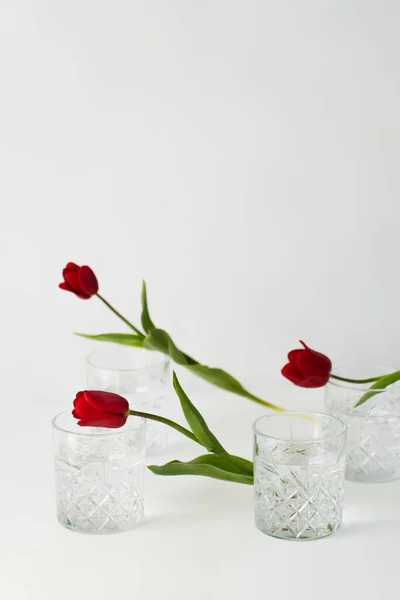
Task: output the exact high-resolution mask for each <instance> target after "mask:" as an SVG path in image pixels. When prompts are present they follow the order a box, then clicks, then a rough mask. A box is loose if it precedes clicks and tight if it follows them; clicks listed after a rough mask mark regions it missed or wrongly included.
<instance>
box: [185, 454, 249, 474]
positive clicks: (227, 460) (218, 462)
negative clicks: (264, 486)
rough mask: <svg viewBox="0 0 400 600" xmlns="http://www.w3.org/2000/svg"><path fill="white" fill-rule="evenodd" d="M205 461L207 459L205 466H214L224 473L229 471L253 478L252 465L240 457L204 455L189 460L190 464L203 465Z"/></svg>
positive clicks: (232, 455)
mask: <svg viewBox="0 0 400 600" xmlns="http://www.w3.org/2000/svg"><path fill="white" fill-rule="evenodd" d="M205 459H207V464H209V465H214V466H215V467H218V468H219V469H224V470H225V471H231V472H232V473H238V474H240V475H243V474H245V475H248V476H250V477H253V472H254V467H253V463H252V462H251V461H250V460H246V459H245V458H242V457H241V456H235V455H234V454H228V453H225V454H218V455H216V454H205V455H204V456H198V457H197V458H195V459H193V460H191V461H190V462H191V463H192V464H197V463H200V464H204V462H205Z"/></svg>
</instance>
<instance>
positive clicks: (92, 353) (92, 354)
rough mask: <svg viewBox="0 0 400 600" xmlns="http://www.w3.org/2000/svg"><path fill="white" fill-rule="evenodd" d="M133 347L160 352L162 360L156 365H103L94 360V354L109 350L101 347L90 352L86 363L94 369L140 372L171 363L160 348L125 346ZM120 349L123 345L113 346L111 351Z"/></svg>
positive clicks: (155, 352) (154, 352)
mask: <svg viewBox="0 0 400 600" xmlns="http://www.w3.org/2000/svg"><path fill="white" fill-rule="evenodd" d="M126 347H128V348H131V349H133V350H139V351H140V350H142V351H144V352H152V353H153V354H159V355H160V362H156V363H155V364H154V365H147V366H145V367H105V366H102V365H98V364H96V363H94V362H92V360H93V356H95V355H97V354H100V353H102V352H107V350H106V349H105V348H103V349H99V350H93V352H91V353H90V354H88V355H87V356H86V364H87V365H89V366H90V367H93V368H94V369H101V370H103V371H116V372H118V373H138V372H139V371H147V370H149V369H156V368H157V367H161V366H162V365H167V364H169V363H170V357H169V356H168V355H167V354H164V353H163V352H159V351H158V350H147V349H146V348H135V347H134V346H125V348H126ZM113 350H114V351H118V350H121V347H118V350H117V348H112V349H110V350H109V352H112V351H113Z"/></svg>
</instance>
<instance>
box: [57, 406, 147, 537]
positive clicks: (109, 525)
mask: <svg viewBox="0 0 400 600" xmlns="http://www.w3.org/2000/svg"><path fill="white" fill-rule="evenodd" d="M53 430H54V454H55V468H56V496H57V516H58V521H59V523H61V525H63V526H64V527H67V528H68V529H72V530H73V531H78V532H80V533H99V534H100V533H102V534H104V533H118V532H120V531H127V530H129V529H133V528H134V527H136V526H137V525H139V523H141V522H142V520H143V478H144V468H145V467H144V453H145V432H146V428H145V420H144V419H141V418H138V417H129V419H128V420H127V422H126V424H125V425H124V426H123V427H121V428H119V429H104V428H100V427H80V426H79V425H78V423H77V420H76V419H74V418H73V416H72V414H71V411H66V412H63V413H61V414H59V415H58V416H57V417H55V419H54V420H53Z"/></svg>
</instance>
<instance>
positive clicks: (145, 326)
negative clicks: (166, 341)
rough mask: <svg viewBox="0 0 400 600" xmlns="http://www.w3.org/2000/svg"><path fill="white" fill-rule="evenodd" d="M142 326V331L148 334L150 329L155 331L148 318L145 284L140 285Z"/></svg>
mask: <svg viewBox="0 0 400 600" xmlns="http://www.w3.org/2000/svg"><path fill="white" fill-rule="evenodd" d="M142 325H143V329H144V330H145V331H146V332H147V333H149V332H150V330H151V329H155V328H156V326H155V325H154V323H153V321H152V320H151V318H150V314H149V307H148V304H147V290H146V282H145V281H143V283H142Z"/></svg>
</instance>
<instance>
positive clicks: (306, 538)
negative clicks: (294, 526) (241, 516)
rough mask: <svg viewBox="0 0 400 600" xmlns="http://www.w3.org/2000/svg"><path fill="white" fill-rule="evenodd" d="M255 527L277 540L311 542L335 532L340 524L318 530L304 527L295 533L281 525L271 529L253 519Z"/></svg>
mask: <svg viewBox="0 0 400 600" xmlns="http://www.w3.org/2000/svg"><path fill="white" fill-rule="evenodd" d="M255 524H256V527H257V529H259V530H260V531H261V532H262V533H264V534H265V535H268V536H269V537H273V538H276V539H278V540H289V541H293V542H311V541H314V540H322V539H323V538H326V537H329V536H331V535H333V534H334V533H336V531H338V530H339V529H340V528H341V524H338V525H336V527H332V526H331V527H330V528H329V526H328V527H327V528H325V529H320V530H319V531H317V532H316V531H315V529H313V528H306V529H305V530H303V531H301V532H300V533H299V532H298V533H296V531H292V530H290V529H288V528H286V527H283V528H281V529H279V530H274V531H271V530H270V529H266V528H265V525H264V523H263V522H258V521H257V519H256V521H255Z"/></svg>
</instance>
